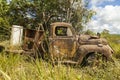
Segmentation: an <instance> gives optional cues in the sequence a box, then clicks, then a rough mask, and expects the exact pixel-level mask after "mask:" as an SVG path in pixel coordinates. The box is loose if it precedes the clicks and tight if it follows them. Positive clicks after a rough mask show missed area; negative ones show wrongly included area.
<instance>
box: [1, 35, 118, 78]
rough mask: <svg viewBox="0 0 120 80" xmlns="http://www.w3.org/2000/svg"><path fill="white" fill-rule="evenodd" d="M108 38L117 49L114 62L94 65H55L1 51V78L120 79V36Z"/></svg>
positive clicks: (115, 49)
mask: <svg viewBox="0 0 120 80" xmlns="http://www.w3.org/2000/svg"><path fill="white" fill-rule="evenodd" d="M104 37H106V36H104ZM113 37H114V38H113ZM106 38H107V40H108V41H109V44H110V45H111V47H112V48H113V49H114V51H115V53H114V60H115V62H114V63H112V62H100V63H99V66H93V67H90V66H86V67H81V66H80V65H78V66H74V65H63V64H57V65H53V64H51V63H50V62H46V61H44V60H42V59H39V58H37V59H34V58H32V57H30V56H25V55H19V54H12V53H9V54H7V53H6V52H4V51H3V52H1V53H0V80H120V56H119V57H118V55H120V49H119V47H120V44H118V42H116V41H118V40H120V37H119V36H113V35H112V36H111V35H108V36H107V37H106ZM116 57H117V58H116Z"/></svg>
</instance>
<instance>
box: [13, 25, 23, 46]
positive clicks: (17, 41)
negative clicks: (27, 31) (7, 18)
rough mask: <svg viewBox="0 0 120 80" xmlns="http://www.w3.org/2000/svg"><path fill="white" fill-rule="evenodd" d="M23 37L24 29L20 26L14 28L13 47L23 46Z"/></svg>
mask: <svg viewBox="0 0 120 80" xmlns="http://www.w3.org/2000/svg"><path fill="white" fill-rule="evenodd" d="M22 37H23V27H22V26H18V25H13V26H12V34H11V45H21V44H22Z"/></svg>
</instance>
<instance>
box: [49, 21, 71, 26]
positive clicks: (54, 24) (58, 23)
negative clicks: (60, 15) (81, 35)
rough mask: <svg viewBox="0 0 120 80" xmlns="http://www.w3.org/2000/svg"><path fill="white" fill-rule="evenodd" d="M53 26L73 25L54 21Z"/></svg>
mask: <svg viewBox="0 0 120 80" xmlns="http://www.w3.org/2000/svg"><path fill="white" fill-rule="evenodd" d="M51 26H72V25H71V24H70V23H66V22H54V23H52V24H51Z"/></svg>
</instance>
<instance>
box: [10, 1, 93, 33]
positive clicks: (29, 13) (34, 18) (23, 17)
mask: <svg viewBox="0 0 120 80" xmlns="http://www.w3.org/2000/svg"><path fill="white" fill-rule="evenodd" d="M9 5H10V10H9V15H10V16H11V20H10V23H11V25H12V24H17V25H22V26H24V27H30V28H31V27H33V28H35V27H37V26H38V25H39V24H40V23H42V24H43V25H44V28H45V29H48V28H49V27H48V25H49V24H50V23H51V22H56V21H62V22H69V23H71V24H73V26H75V27H74V28H75V29H76V31H78V32H79V31H80V30H82V28H83V24H84V23H86V22H88V21H89V19H90V18H91V17H92V15H93V14H94V12H93V11H92V10H88V9H87V8H86V7H84V5H83V3H82V0H50V1H48V0H12V1H11V3H10V4H9Z"/></svg>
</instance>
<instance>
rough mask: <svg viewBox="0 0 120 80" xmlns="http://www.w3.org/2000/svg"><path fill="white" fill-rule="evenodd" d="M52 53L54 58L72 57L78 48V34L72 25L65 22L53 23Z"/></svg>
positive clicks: (50, 37) (51, 32)
mask: <svg viewBox="0 0 120 80" xmlns="http://www.w3.org/2000/svg"><path fill="white" fill-rule="evenodd" d="M50 28H51V29H50V36H49V48H50V54H51V56H52V57H53V58H72V57H73V56H74V54H75V52H76V49H77V41H76V34H75V31H74V29H72V25H71V24H68V23H64V22H55V23H52V24H51V27H50Z"/></svg>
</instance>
